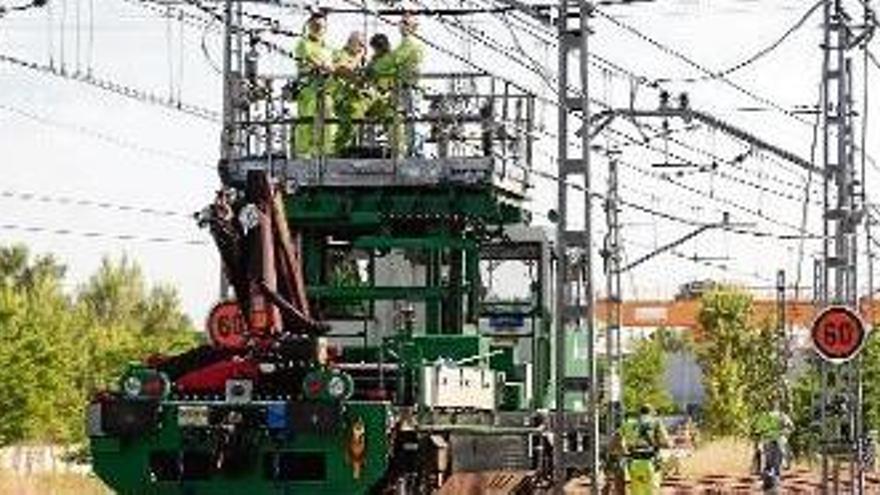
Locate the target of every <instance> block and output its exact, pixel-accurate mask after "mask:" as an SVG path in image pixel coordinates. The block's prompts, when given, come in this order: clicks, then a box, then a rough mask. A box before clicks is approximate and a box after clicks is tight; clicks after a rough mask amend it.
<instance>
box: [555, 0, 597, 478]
mask: <svg viewBox="0 0 880 495" xmlns="http://www.w3.org/2000/svg"><path fill="white" fill-rule="evenodd" d="M564 1H565V0H563V2H564ZM592 10H593V6H592V4H591V3H590V2H589V1H586V0H581V2H580V29H579V31H580V37H581V46H580V53H579V54H578V55H579V57H580V64H579V65H580V79H581V110H582V113H583V115H582V117H583V126H582V128H581V129H582V131H583V132H581V153H582V154H583V165H584V234H585V235H584V244H585V246H583V249H584V250H583V263H584V267H585V270H586V271H587V273H586V274H585V283H584V286H585V290H584V292H585V294H584V297H585V298H586V309H587V311H586V315H585V318H586V324H587V325H586V328H587V359H588V360H589V367H590V407H589V413H590V434H589V447H588V448H589V455H588V456H587V458H588V459H589V463H590V466H589V468H590V492H591V493H592V494H593V495H596V494H598V493H599V382H598V379H597V378H598V377H597V372H596V318H595V309H596V308H595V298H594V295H595V294H594V293H595V291H594V290H593V202H592V196H593V187H592V178H591V176H592V174H591V172H592V170H591V168H590V136H589V132H587V131H588V130H589V122H590V64H589V55H590V43H589V40H590V16H591V15H592Z"/></svg>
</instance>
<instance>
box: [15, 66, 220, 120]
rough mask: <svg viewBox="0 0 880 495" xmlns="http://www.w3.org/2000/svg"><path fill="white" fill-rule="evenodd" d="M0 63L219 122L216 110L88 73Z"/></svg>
mask: <svg viewBox="0 0 880 495" xmlns="http://www.w3.org/2000/svg"><path fill="white" fill-rule="evenodd" d="M0 63H7V64H11V65H15V66H17V67H22V68H25V69H29V70H32V71H36V72H39V73H41V74H44V75H52V76H57V77H60V78H62V79H66V80H68V81H76V82H80V83H83V84H88V85H89V86H93V87H96V88H98V89H101V90H104V91H108V92H110V93H114V94H116V95H119V96H124V97H126V98H129V99H132V100H135V101H138V102H141V103H146V104H150V105H155V106H160V107H164V108H168V109H171V110H175V111H178V112H182V113H185V114H187V115H191V116H193V117H197V118H200V119H202V120H207V121H210V122H219V121H220V114H219V112H216V111H214V110H211V109H209V108H205V107H201V106H198V105H193V104H191V103H183V102H181V101H177V102H169V101H168V99H167V98H164V97H162V96H159V95H157V94H155V93H152V92H149V91H146V90H143V89H139V88H134V87H132V86H128V85H126V84H121V83H118V82H115V81H112V80H109V79H102V78H100V77H96V76H94V74H90V73H86V74H68V73H65V72H64V71H62V70H60V69H56V68H55V67H54V66H52V65H44V64H40V63H37V62H30V61H27V60H23V59H21V58H18V57H13V56H11V55H5V54H0Z"/></svg>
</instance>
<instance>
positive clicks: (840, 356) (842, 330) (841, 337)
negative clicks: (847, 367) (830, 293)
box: [811, 306, 865, 363]
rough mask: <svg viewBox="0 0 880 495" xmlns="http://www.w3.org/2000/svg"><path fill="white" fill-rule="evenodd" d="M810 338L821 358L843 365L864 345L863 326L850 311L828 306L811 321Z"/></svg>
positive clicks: (857, 316) (856, 314)
mask: <svg viewBox="0 0 880 495" xmlns="http://www.w3.org/2000/svg"><path fill="white" fill-rule="evenodd" d="M811 337H812V340H813V347H815V348H816V352H818V353H819V355H820V356H822V358H824V359H825V360H826V361H831V362H833V363H843V362H846V361H848V360H850V359H852V358H853V357H855V355H856V354H858V353H859V351H860V350H861V348H862V344H864V343H865V324H864V322H863V321H862V318H861V317H860V316H859V315H858V313H856V312H855V311H853V310H852V309H850V308H848V307H845V306H830V307H828V308H825V309H824V310H822V312H820V313H819V315H818V316H816V319H815V320H813V327H812V330H811Z"/></svg>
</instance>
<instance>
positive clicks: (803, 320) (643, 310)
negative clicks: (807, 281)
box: [596, 299, 880, 330]
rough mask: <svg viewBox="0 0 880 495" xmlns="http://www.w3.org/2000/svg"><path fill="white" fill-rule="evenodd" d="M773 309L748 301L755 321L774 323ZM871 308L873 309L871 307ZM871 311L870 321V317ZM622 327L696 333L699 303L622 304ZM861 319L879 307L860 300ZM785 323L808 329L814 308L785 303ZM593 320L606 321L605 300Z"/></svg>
mask: <svg viewBox="0 0 880 495" xmlns="http://www.w3.org/2000/svg"><path fill="white" fill-rule="evenodd" d="M776 306H777V303H776V301H774V300H755V301H753V302H752V318H753V321H755V322H762V321H775V319H776ZM872 306H873V308H872ZM871 309H873V313H874V315H873V316H874V319H872V318H871ZM621 311H622V320H623V322H622V326H623V328H624V329H653V328H658V327H666V328H679V329H690V330H698V329H699V326H700V324H699V321H698V316H699V312H700V300H699V299H689V300H679V301H663V300H639V301H624V302H623V305H622V308H621ZM860 313H861V314H862V317H863V318H864V319H865V321H866V322H870V321H877V319H876V318H877V317H880V305H878V304H873V305H872V304H870V301H866V300H863V301H862V304H861V311H860ZM785 314H786V317H785V319H786V323H787V324H788V325H790V326H791V327H792V328H794V329H806V328H809V327H810V324H811V323H812V321H813V317H814V316H815V314H816V306H814V305H813V303H812V301H805V300H801V301H787V302H786V309H785ZM596 318H597V319H598V320H599V321H600V322H605V321H607V319H608V301H607V300H599V301H596Z"/></svg>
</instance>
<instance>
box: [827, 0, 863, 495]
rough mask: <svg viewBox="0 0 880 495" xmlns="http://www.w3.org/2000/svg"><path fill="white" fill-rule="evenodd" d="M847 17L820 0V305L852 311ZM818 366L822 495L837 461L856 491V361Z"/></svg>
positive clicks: (837, 4)
mask: <svg viewBox="0 0 880 495" xmlns="http://www.w3.org/2000/svg"><path fill="white" fill-rule="evenodd" d="M847 21H848V17H847V15H846V14H845V13H844V11H843V8H842V4H841V0H829V1H827V2H825V5H824V41H823V45H822V48H823V51H824V60H823V72H822V94H823V99H822V105H821V110H820V111H821V115H822V121H823V138H824V139H823V141H824V144H823V153H824V170H825V172H824V174H825V177H824V179H825V180H824V230H823V233H824V240H823V255H824V263H823V264H822V272H821V274H822V279H823V280H822V284H821V285H822V288H823V291H822V294H821V300H820V304H821V305H822V306H828V305H830V304H837V305H845V306H849V307H851V308H856V307H857V305H858V296H857V279H856V263H857V245H856V239H857V237H856V233H857V228H858V225H859V224H860V223H861V219H862V216H863V215H862V209H861V205H859V204H858V203H859V201H858V187H859V184H860V180H859V178H858V177H857V176H856V168H855V146H854V137H853V136H854V133H853V121H852V116H853V112H852V109H853V94H852V61H851V58H850V57H849V55H848V51H849V49H850V48H851V42H852V39H851V37H852V32H851V28H850V27H849V26H848V25H847ZM821 368H822V394H821V413H820V414H821V418H820V419H821V439H822V440H821V450H822V493H823V494H828V493H832V492H833V493H839V492H840V486H839V485H838V482H839V480H840V476H839V472H840V468H841V462H846V463H848V464H849V466H848V467H849V470H848V471H849V474H850V476H851V482H850V489H851V492H852V493H863V492H864V466H863V462H862V455H861V454H862V452H861V451H862V448H861V446H862V439H861V436H862V435H861V417H862V404H861V396H860V395H861V394H860V388H861V384H860V376H859V375H860V373H859V368H860V361H859V360H854V361H850V362H847V363H844V364H830V363H827V362H823V363H822V364H821ZM832 469H833V471H834V472H833V473H832V472H831V471H832ZM832 479H833V480H834V482H833V486H832V483H831V482H832Z"/></svg>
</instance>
